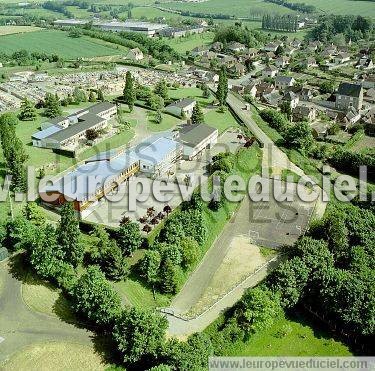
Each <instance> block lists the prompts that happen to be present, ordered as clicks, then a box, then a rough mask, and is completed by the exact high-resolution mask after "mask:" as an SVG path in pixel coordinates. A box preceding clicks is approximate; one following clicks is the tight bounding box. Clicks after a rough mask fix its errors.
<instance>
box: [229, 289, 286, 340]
mask: <svg viewBox="0 0 375 371" xmlns="http://www.w3.org/2000/svg"><path fill="white" fill-rule="evenodd" d="M280 313H281V306H280V298H279V296H278V295H277V294H274V293H272V292H271V291H270V290H268V289H266V288H265V287H255V288H252V289H249V290H247V291H246V293H245V295H244V296H243V297H242V299H241V301H240V302H239V303H238V305H237V306H236V309H235V314H234V316H235V318H236V320H237V323H238V324H239V326H240V327H241V328H242V329H243V330H244V331H245V333H246V334H248V335H250V334H253V333H255V332H258V331H261V330H264V329H266V328H268V327H270V326H271V325H272V323H273V321H274V320H275V318H276V317H277V316H278V315H279V314H280Z"/></svg>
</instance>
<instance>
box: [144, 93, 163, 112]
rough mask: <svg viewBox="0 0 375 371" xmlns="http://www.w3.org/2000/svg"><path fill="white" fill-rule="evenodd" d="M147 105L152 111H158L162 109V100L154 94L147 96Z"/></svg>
mask: <svg viewBox="0 0 375 371" xmlns="http://www.w3.org/2000/svg"><path fill="white" fill-rule="evenodd" d="M147 103H148V105H149V106H150V108H151V109H153V110H160V109H162V108H163V107H164V99H163V98H162V97H160V96H159V95H156V94H154V93H151V94H150V95H149V96H148V98H147Z"/></svg>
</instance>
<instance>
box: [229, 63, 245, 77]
mask: <svg viewBox="0 0 375 371" xmlns="http://www.w3.org/2000/svg"><path fill="white" fill-rule="evenodd" d="M230 71H231V72H233V73H234V74H235V75H236V76H243V75H245V74H246V72H247V68H246V66H244V65H243V64H241V63H235V64H234V65H233V66H232V67H231V68H230Z"/></svg>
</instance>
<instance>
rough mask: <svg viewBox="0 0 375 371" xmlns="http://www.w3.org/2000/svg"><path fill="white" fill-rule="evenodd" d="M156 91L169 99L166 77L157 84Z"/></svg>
mask: <svg viewBox="0 0 375 371" xmlns="http://www.w3.org/2000/svg"><path fill="white" fill-rule="evenodd" d="M154 93H155V94H156V95H158V96H159V97H161V98H163V99H164V100H166V99H168V86H167V82H166V81H165V79H161V80H159V81H158V83H157V84H156V85H155V88H154Z"/></svg>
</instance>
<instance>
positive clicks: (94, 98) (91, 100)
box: [89, 90, 96, 103]
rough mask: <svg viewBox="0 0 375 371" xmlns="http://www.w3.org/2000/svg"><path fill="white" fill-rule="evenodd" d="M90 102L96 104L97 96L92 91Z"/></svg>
mask: <svg viewBox="0 0 375 371" xmlns="http://www.w3.org/2000/svg"><path fill="white" fill-rule="evenodd" d="M89 102H91V103H94V102H96V95H95V93H94V92H93V91H92V90H90V94H89Z"/></svg>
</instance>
